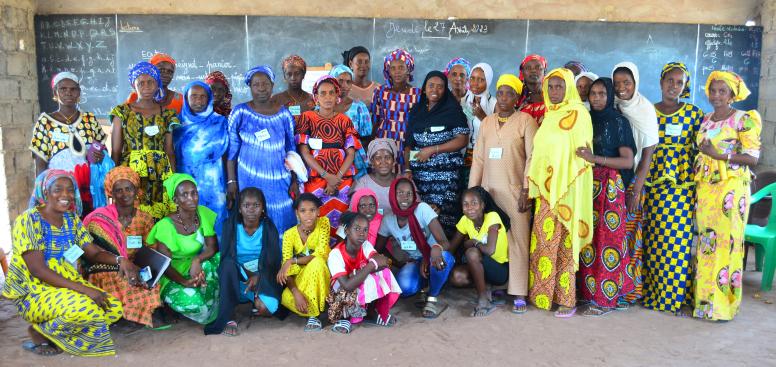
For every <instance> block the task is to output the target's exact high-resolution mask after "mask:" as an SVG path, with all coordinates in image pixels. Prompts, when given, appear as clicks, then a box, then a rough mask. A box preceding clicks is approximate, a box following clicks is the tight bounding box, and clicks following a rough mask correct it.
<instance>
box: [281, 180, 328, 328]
mask: <svg viewBox="0 0 776 367" xmlns="http://www.w3.org/2000/svg"><path fill="white" fill-rule="evenodd" d="M321 205H323V204H322V203H321V199H318V198H317V197H316V196H315V195H313V194H311V193H309V192H306V193H303V194H301V195H299V197H298V198H296V200H295V201H294V211H295V212H296V217H297V218H299V224H298V225H296V226H294V227H292V228H291V229H289V230H287V231H286V232H285V233H284V234H283V265H282V266H281V268H280V271H279V272H278V274H277V281H278V283H279V284H280V285H283V286H285V287H286V288H285V289H284V290H283V294H282V296H281V298H280V303H281V304H282V305H283V306H285V307H286V308H288V309H289V310H290V311H291V312H293V313H295V314H297V315H299V316H305V317H307V318H308V319H307V325H305V327H304V331H320V330H321V327H322V324H321V320H319V319H318V316H319V315H320V314H321V312H323V308H324V307H325V305H326V296H328V295H329V280H330V279H331V275H330V274H329V269H327V268H326V259H328V257H329V252H330V251H331V248H330V247H329V235H330V231H331V226H330V225H329V218H326V217H320V218H319V217H318V215H319V213H320V208H321Z"/></svg>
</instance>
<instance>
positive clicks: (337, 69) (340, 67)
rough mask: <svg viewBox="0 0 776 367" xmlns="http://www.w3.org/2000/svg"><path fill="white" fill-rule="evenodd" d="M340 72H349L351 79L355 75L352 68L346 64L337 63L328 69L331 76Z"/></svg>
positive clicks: (336, 75) (335, 75)
mask: <svg viewBox="0 0 776 367" xmlns="http://www.w3.org/2000/svg"><path fill="white" fill-rule="evenodd" d="M342 73H348V74H350V78H351V79H353V78H355V77H356V74H354V73H353V69H351V68H349V67H348V66H347V65H344V64H343V65H337V66H335V67H334V68H332V69H331V70H330V71H329V76H332V77H334V78H336V77H338V76H340V75H341V74H342Z"/></svg>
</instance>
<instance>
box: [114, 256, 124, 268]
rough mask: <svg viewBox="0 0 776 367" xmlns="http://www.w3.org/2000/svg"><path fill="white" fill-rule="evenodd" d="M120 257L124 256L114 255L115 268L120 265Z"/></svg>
mask: <svg viewBox="0 0 776 367" xmlns="http://www.w3.org/2000/svg"><path fill="white" fill-rule="evenodd" d="M122 257H124V256H121V255H116V266H119V265H121V258H122Z"/></svg>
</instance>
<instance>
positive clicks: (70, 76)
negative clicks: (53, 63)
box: [51, 71, 79, 89]
mask: <svg viewBox="0 0 776 367" xmlns="http://www.w3.org/2000/svg"><path fill="white" fill-rule="evenodd" d="M65 79H70V80H72V81H74V82H76V84H78V83H79V82H78V76H76V75H75V74H73V73H71V72H69V71H63V72H60V73H57V75H54V78H52V79H51V89H54V87H56V86H57V83H59V82H61V81H63V80H65Z"/></svg>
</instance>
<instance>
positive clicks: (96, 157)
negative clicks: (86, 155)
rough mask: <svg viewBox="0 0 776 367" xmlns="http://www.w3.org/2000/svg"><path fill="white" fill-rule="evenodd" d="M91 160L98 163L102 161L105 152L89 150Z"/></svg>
mask: <svg viewBox="0 0 776 367" xmlns="http://www.w3.org/2000/svg"><path fill="white" fill-rule="evenodd" d="M91 155H92V156H91V159H90V160H91V161H92V162H94V163H100V162H102V159H103V158H105V153H103V151H102V150H93V151H92V152H91Z"/></svg>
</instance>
